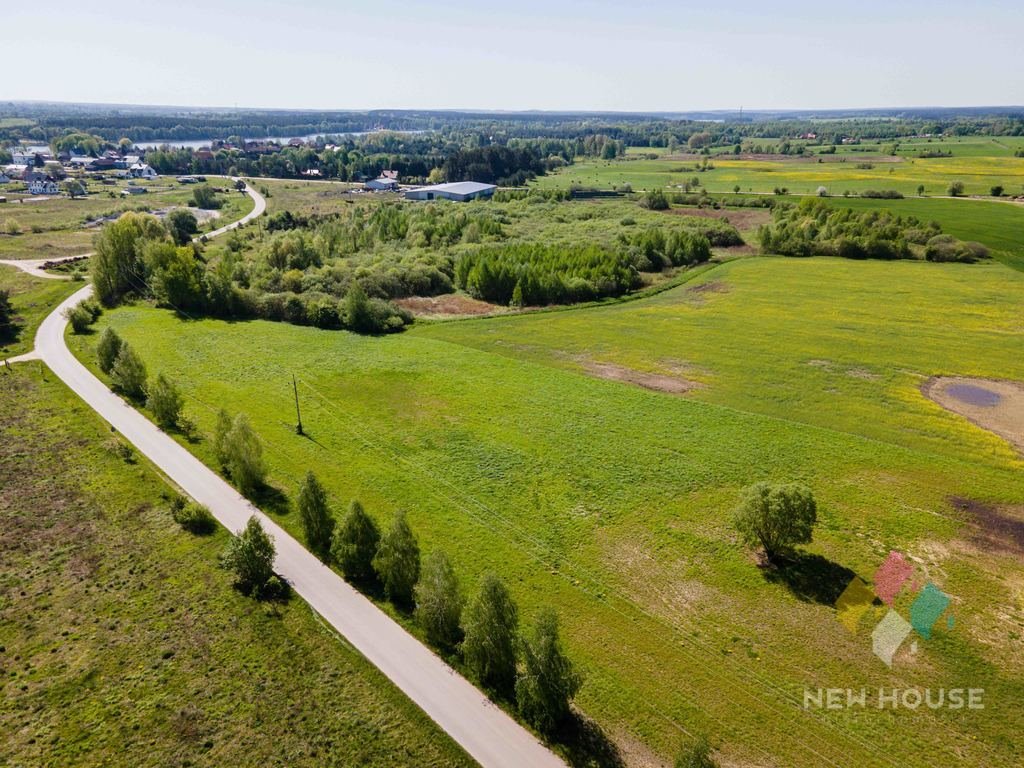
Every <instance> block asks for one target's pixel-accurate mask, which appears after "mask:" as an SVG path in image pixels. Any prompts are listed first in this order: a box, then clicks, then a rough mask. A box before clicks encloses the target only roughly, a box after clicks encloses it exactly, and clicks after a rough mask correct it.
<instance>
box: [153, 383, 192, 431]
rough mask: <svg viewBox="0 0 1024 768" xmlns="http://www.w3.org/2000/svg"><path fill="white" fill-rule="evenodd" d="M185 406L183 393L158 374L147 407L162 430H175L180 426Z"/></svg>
mask: <svg viewBox="0 0 1024 768" xmlns="http://www.w3.org/2000/svg"><path fill="white" fill-rule="evenodd" d="M183 405H184V400H183V398H182V396H181V392H180V391H179V390H178V388H177V387H176V386H175V385H174V382H172V381H171V380H170V379H168V378H167V377H166V376H164V375H163V374H162V373H158V374H157V376H156V380H155V381H154V382H153V383H152V384H151V385H150V387H149V396H148V397H147V398H146V407H147V408H149V410H150V411H152V412H153V417H154V418H155V419H156V423H157V424H158V425H160V428H161V429H174V428H175V427H176V426H178V421H179V419H181V408H182V406H183Z"/></svg>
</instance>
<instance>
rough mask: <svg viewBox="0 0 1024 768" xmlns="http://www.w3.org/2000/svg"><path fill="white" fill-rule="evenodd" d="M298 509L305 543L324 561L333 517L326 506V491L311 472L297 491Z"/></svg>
mask: <svg viewBox="0 0 1024 768" xmlns="http://www.w3.org/2000/svg"><path fill="white" fill-rule="evenodd" d="M298 507H299V517H300V518H301V519H302V528H303V530H304V531H305V533H306V543H307V544H308V545H309V548H310V550H312V552H313V553H314V554H315V555H316V556H317V557H319V558H320V559H321V560H326V559H327V557H328V555H330V552H331V534H332V533H333V532H334V516H333V515H331V510H330V508H329V507H328V505H327V491H325V490H324V487H323V486H322V485H321V484H320V481H319V480H317V478H316V475H314V474H313V473H312V472H311V471H310V472H307V473H306V479H305V480H304V481H303V482H302V488H300V489H299V499H298Z"/></svg>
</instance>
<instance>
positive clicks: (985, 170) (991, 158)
mask: <svg viewBox="0 0 1024 768" xmlns="http://www.w3.org/2000/svg"><path fill="white" fill-rule="evenodd" d="M1004 149H1005V148H1002V147H1001V148H1000V152H999V153H993V154H987V155H982V154H980V150H979V153H978V154H975V153H973V152H972V153H971V154H969V155H968V154H962V155H961V154H958V153H956V152H954V156H953V157H941V158H915V157H903V156H897V157H888V156H883V155H871V156H869V155H864V156H847V155H845V154H842V155H835V156H821V157H797V156H793V157H785V158H781V157H780V158H771V159H764V158H742V157H741V158H731V157H728V156H716V157H712V158H710V161H711V164H712V165H713V166H714V168H713V169H711V170H707V171H703V172H700V171H698V170H697V167H698V166H699V165H700V164H701V163H703V158H702V157H699V156H694V155H685V156H670V155H664V156H661V157H658V158H657V159H653V160H650V159H646V158H643V157H640V156H636V155H627V156H626V158H625V159H619V160H596V159H583V160H579V161H577V162H576V163H575V164H573V165H571V166H567V167H565V168H563V169H561V170H559V171H557V172H555V173H553V174H550V175H548V176H542V177H540V178H538V179H537V181H536V182H535V183H536V185H537V186H539V187H541V188H565V187H568V186H569V185H571V184H578V185H581V186H584V187H597V188H600V189H610V188H612V187H616V186H618V187H621V186H622V185H624V184H630V185H632V186H633V187H634V188H635V189H653V188H656V187H671V186H676V185H682V184H684V183H685V182H686V181H687V180H689V179H692V178H694V177H696V178H697V179H698V180H699V182H700V184H701V185H702V186H704V187H705V188H706V189H707V190H708V191H709V192H712V193H716V194H717V193H723V192H732V191H733V189H734V188H735V187H737V186H738V187H739V188H740V191H741V192H744V193H751V192H752V193H766V192H772V191H773V190H774V189H775V188H776V187H780V188H783V187H784V188H786V189H788V190H789V191H790V192H791V193H793V194H815V192H816V191H817V189H818V188H819V187H822V186H823V187H825V188H826V189H827V190H828V191H829V192H830V193H831V194H833V195H841V194H843V192H850V193H859V192H863V191H865V190H896V191H898V192H901V193H903V194H905V195H916V194H917V189H918V186H919V185H924V188H925V194H928V195H945V194H946V191H947V189H948V187H949V184H950V183H951V182H953V181H961V182H963V184H964V190H965V193H966V194H968V195H987V194H989V192H990V190H991V188H992V187H993V186H995V185H1001V186H1003V188H1004V189H1005V192H1006V194H1011V195H1020V194H1024V158H1021V157H1012V156H1010V155H1012V153H1009V155H1008V154H1007V153H1006V152H1005V151H1004ZM859 165H861V166H863V165H868V166H870V167H860V168H859V167H858V166H859Z"/></svg>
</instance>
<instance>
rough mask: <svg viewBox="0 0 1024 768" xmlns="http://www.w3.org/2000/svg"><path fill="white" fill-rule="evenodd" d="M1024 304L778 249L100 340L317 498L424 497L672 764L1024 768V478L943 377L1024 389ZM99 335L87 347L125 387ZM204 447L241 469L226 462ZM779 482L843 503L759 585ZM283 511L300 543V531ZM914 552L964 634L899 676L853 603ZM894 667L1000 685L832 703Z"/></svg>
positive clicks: (937, 278) (921, 680)
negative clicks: (306, 484) (754, 540)
mask: <svg viewBox="0 0 1024 768" xmlns="http://www.w3.org/2000/svg"><path fill="white" fill-rule="evenodd" d="M954 202H956V201H954ZM1022 288H1024V275H1021V274H1019V273H1017V272H1014V271H1011V270H1009V269H1006V268H1005V267H1004V266H1002V265H1000V264H991V263H990V264H984V265H974V266H965V265H936V264H929V263H909V262H900V263H877V262H851V261H842V260H836V259H824V258H815V259H805V260H798V259H783V258H757V259H741V260H736V261H732V262H728V263H725V264H722V265H719V266H717V267H714V268H712V269H709V270H705V271H703V272H701V273H700V275H699V277H697V278H696V279H695V280H694V281H693V282H692V283H689V284H684V285H682V286H680V287H677V288H674V289H672V290H669V291H666V292H663V293H661V294H659V295H656V296H653V297H650V298H646V299H642V300H638V301H632V302H626V303H620V304H614V305H609V306H601V307H594V308H587V309H580V310H573V311H562V312H541V313H533V314H526V315H519V316H507V317H501V318H491V319H486V320H469V321H458V322H447V323H438V324H421V325H419V326H417V327H414V328H413V329H412V330H411V331H408V332H406V333H404V334H400V335H397V336H392V337H384V338H372V337H360V336H357V335H353V334H349V333H345V332H324V331H317V330H314V329H311V328H303V327H295V326H289V325H284V324H276V323H268V322H262V321H254V322H234V323H228V322H221V321H215V320H182V319H179V318H177V317H175V316H174V315H173V314H172V313H170V312H167V311H164V310H155V309H151V308H149V307H147V306H144V305H136V306H128V307H124V308H121V309H118V310H114V311H110V312H107V313H106V314H105V315H104V316H103V318H101V320H100V323H99V325H98V326H97V330H100V329H102V327H104V326H106V325H111V326H113V327H115V328H117V329H118V331H119V332H120V333H121V334H122V335H123V336H124V337H125V338H126V339H127V340H128V341H130V342H132V343H133V344H134V346H135V347H136V349H138V350H139V352H140V353H141V354H142V355H143V357H144V358H145V360H146V363H147V365H148V366H149V370H150V373H151V374H155V373H157V372H164V373H166V374H167V375H169V376H171V377H172V378H174V379H175V380H177V381H178V382H179V384H180V385H181V386H182V388H183V390H184V391H185V394H186V401H187V403H188V405H187V410H188V412H189V415H190V416H191V417H192V418H194V419H195V420H196V422H197V424H198V426H199V429H200V431H201V432H204V433H206V434H211V433H212V427H213V422H214V419H215V415H216V411H217V409H218V408H220V407H224V408H226V409H228V411H229V412H238V411H244V412H245V413H247V414H248V415H249V416H250V418H251V419H252V421H253V423H254V425H255V427H256V429H257V431H258V433H259V434H260V435H261V437H262V440H263V441H264V445H265V449H266V452H267V457H268V459H269V463H270V467H271V482H272V483H273V484H274V485H275V486H276V487H278V488H279V489H280V490H282V491H283V492H284V493H285V494H287V495H288V496H290V497H294V494H295V492H296V489H297V486H298V483H299V482H300V480H301V477H302V476H303V474H304V473H305V472H306V471H307V470H308V469H313V470H315V471H316V472H317V473H318V474H319V476H320V477H321V478H323V479H324V481H325V483H326V485H327V486H328V488H329V490H330V492H331V495H332V498H333V500H334V503H335V505H336V506H337V507H341V506H342V505H343V504H346V503H347V502H348V500H349V499H351V498H354V497H357V498H359V499H361V500H362V501H363V502H364V504H365V505H366V506H367V508H368V509H369V510H370V511H371V512H372V513H373V514H374V515H375V516H377V518H378V519H380V520H385V519H386V518H387V517H388V516H390V515H391V513H392V512H393V510H394V509H396V508H403V509H406V510H407V511H408V513H409V517H410V521H411V523H412V525H413V527H414V528H415V530H416V531H417V533H418V534H419V536H420V539H421V545H422V547H423V549H424V551H425V552H429V551H430V550H432V549H434V548H438V547H440V548H443V549H445V550H446V551H447V552H448V554H449V555H450V556H451V558H452V560H453V561H454V563H455V565H456V568H457V570H458V572H459V574H460V576H461V578H462V579H463V582H464V583H465V584H467V585H468V586H469V587H470V588H471V587H472V585H473V584H474V583H475V582H476V580H477V579H478V578H479V577H480V575H481V574H483V573H484V572H487V571H494V572H497V573H499V574H500V575H501V576H502V577H504V578H505V579H506V580H507V581H508V582H509V584H510V585H511V588H512V591H513V594H514V596H515V598H516V599H517V600H518V601H519V603H520V605H521V607H522V609H523V612H524V622H525V623H526V624H527V626H528V625H529V624H530V623H531V620H532V617H533V615H534V613H535V611H536V610H537V608H538V607H539V606H541V605H546V604H550V605H554V606H556V607H557V608H558V609H559V611H560V613H561V617H562V620H563V622H564V625H565V633H566V639H567V644H568V647H569V650H570V653H571V654H572V656H573V657H574V658H575V659H576V660H577V661H578V663H579V664H580V666H581V667H582V669H583V670H584V672H585V674H586V683H585V685H584V687H583V689H582V691H581V693H580V695H579V697H578V701H579V704H580V706H581V707H582V709H583V710H584V711H585V712H586V713H587V714H588V715H590V716H592V717H593V718H595V719H596V721H597V722H598V723H599V724H600V725H601V726H602V727H603V728H604V729H605V730H606V731H607V732H608V733H609V734H610V735H611V736H612V737H613V738H615V739H616V740H617V741H618V742H619V743H620V744H622V745H623V746H624V747H625V748H629V749H631V750H633V754H640V755H644V754H646V751H645V750H646V749H647V747H649V748H650V749H652V750H654V752H655V753H656V754H658V755H661V756H665V755H668V754H671V752H672V751H673V750H674V748H675V745H676V744H677V743H678V742H679V740H680V738H681V737H682V734H683V733H684V731H683V730H681V729H685V732H691V733H692V732H697V731H704V732H706V733H708V734H710V736H711V738H712V741H713V743H714V744H715V745H716V747H719V748H720V749H721V750H722V755H723V758H724V759H725V760H726V761H731V762H732V763H735V764H763V763H765V761H768V762H769V763H772V764H780V765H851V764H856V765H864V766H869V765H872V766H873V765H926V764H934V763H936V762H943V761H960V762H964V763H967V764H972V765H981V764H984V765H989V766H1011V765H1016V764H1017V761H1018V756H1019V753H1020V750H1021V748H1022V745H1021V743H1020V740H1019V739H1020V737H1019V734H1020V731H1021V727H1022V726H1024V712H1022V710H1021V709H1020V707H1019V706H1018V702H1019V700H1020V698H1021V696H1022V695H1024V653H1022V650H1021V648H1022V646H1021V644H1020V637H1021V633H1022V631H1024V580H1022V579H1021V577H1020V570H1019V568H1018V567H1017V565H1016V564H1017V562H1018V561H1019V558H1020V557H1021V554H1022V552H1021V551H1020V549H1019V548H1020V544H1019V540H1017V539H1014V538H1013V537H1012V536H1013V534H1012V531H1013V530H1014V529H1013V527H1012V526H1013V525H1014V523H1012V522H1011V523H1007V524H1006V525H1007V526H1008V528H1005V529H1004V528H1001V527H1000V526H999V525H996V524H994V523H993V520H999V519H1003V518H1000V517H999V515H1006V516H1012V515H1014V514H1019V512H1013V508H1012V506H1005V507H1003V510H1004V511H1003V512H1001V513H995V516H994V517H992V516H986V515H983V514H978V513H976V512H972V511H970V510H972V509H973V510H977V509H983V510H988V509H993V510H994V509H995V508H996V507H997V506H999V505H1018V506H1017V507H1016V509H1018V510H1019V508H1020V507H1019V505H1021V504H1022V503H1024V474H1022V469H1024V462H1022V460H1021V458H1020V456H1019V455H1017V454H1016V453H1015V452H1014V451H1013V450H1012V449H1011V448H1010V447H1009V446H1008V445H1007V444H1006V443H1004V442H1003V441H1002V440H1000V439H999V438H996V437H995V436H993V435H992V434H990V433H988V432H985V431H983V430H981V429H979V428H977V427H974V426H973V425H971V424H970V423H969V422H967V421H966V420H964V419H962V418H960V417H957V416H954V415H952V414H950V413H947V412H946V411H944V410H942V409H941V408H939V407H938V406H937V405H935V404H933V403H931V402H930V401H929V400H927V399H925V398H924V397H923V396H922V395H921V393H920V389H919V387H920V385H921V384H922V383H923V382H924V381H925V380H926V378H927V377H929V376H932V375H935V374H940V373H957V374H965V375H976V376H997V377H999V378H1015V379H1022V378H1024V357H1022V356H1021V355H1020V349H1021V348H1022V341H1024V326H1022V325H1021V317H1022V316H1024V312H1022V310H1024V290H1022ZM96 338H97V337H96V335H95V334H90V335H88V336H84V337H77V336H71V337H70V340H71V343H72V345H73V348H74V349H76V350H77V352H78V353H79V354H80V356H81V358H82V359H83V360H84V361H85V362H86V363H87V364H89V365H93V367H94V368H95V366H94V363H93V353H92V348H93V346H94V344H95V339H96ZM293 374H294V375H295V376H296V378H297V381H298V386H299V396H300V400H301V404H302V409H303V423H304V425H305V426H306V428H307V430H308V432H309V436H308V437H300V436H297V435H296V434H295V432H294V429H293V424H294V404H293V401H292V394H291V376H292V375H293ZM651 376H657V377H658V378H654V379H652V378H648V377H651ZM624 377H625V378H627V379H628V380H634V381H639V382H641V383H647V384H649V385H651V382H655V383H656V385H657V386H660V387H662V388H664V387H665V382H666V381H674V382H677V383H680V384H685V385H686V386H692V387H694V388H693V389H692V390H691V391H690V392H689V394H687V395H686V396H678V395H673V394H667V393H664V392H661V391H653V390H651V389H646V388H643V387H640V386H635V385H633V384H629V383H624V382H623V381H620V380H613V379H617V378H618V379H621V378H624ZM189 448H190V449H191V450H193V451H195V452H196V453H197V455H199V456H200V457H201V458H202V459H204V460H206V461H207V462H209V463H211V464H212V463H213V457H212V450H211V447H210V445H209V443H208V442H205V441H202V442H199V443H197V444H195V445H189ZM763 479H770V480H778V481H788V480H799V481H802V482H805V483H807V484H808V485H810V486H811V487H812V488H813V489H814V492H815V494H816V496H817V498H818V501H819V505H820V524H819V527H818V530H817V532H816V537H815V541H814V543H813V544H812V545H811V546H810V547H809V548H808V551H809V553H810V554H809V555H808V556H807V557H806V558H804V560H802V561H801V562H802V564H803V565H802V567H801V569H799V570H798V571H796V572H794V575H792V576H790V577H787V578H786V579H781V580H780V579H778V578H775V579H769V578H766V577H765V575H763V574H762V573H761V572H760V571H759V568H758V566H757V564H756V562H755V560H754V558H753V557H752V556H751V554H750V553H749V552H748V551H747V550H745V549H744V548H743V547H742V546H741V545H740V543H739V541H738V538H737V535H736V534H735V532H734V530H733V528H732V525H731V522H730V515H731V510H732V508H733V507H734V505H735V503H736V499H737V494H738V493H739V491H740V489H741V488H743V487H744V486H746V485H747V484H749V483H752V482H755V481H758V480H763ZM954 499H965V500H969V501H968V502H965V504H966V507H967V509H966V511H965V510H964V508H963V504H961V505H960V506H956V505H954V503H953V500H954ZM275 515H276V518H277V519H278V520H279V521H280V522H281V524H282V525H284V526H285V527H286V528H288V529H289V530H291V531H292V532H294V533H296V534H299V533H300V525H299V521H298V519H297V515H296V513H294V512H288V511H286V510H281V509H278V510H277V512H275ZM1007 519H1011V517H1008V518H1007ZM1012 519H1019V518H1012ZM1008 531H1009V533H1008ZM892 549H898V550H901V551H904V552H906V553H908V554H909V555H910V556H911V557H912V558H913V559H914V562H915V563H916V564H917V568H918V569H919V571H921V573H922V574H925V575H927V576H928V577H929V578H931V579H933V580H935V581H936V583H938V584H939V586H940V587H942V588H943V589H945V590H946V591H947V592H949V593H950V594H951V595H953V596H954V599H955V615H956V624H955V627H954V629H952V630H949V631H942V632H940V633H939V634H938V635H937V636H935V637H933V638H932V639H931V640H930V641H928V642H924V643H922V644H921V647H920V649H919V652H918V653H917V654H914V655H910V654H906V655H902V656H901V657H900V658H899V659H898V660H897V667H896V668H895V669H894V670H893V671H890V670H889V669H887V668H886V667H885V666H884V665H883V664H882V663H881V662H880V661H879V660H878V659H877V658H876V657H875V656H874V655H873V654H872V651H871V639H870V629H869V628H867V627H862V632H861V633H860V634H859V635H856V636H853V635H850V634H849V633H848V632H847V631H846V630H845V629H844V628H843V627H842V626H841V625H840V624H839V622H838V621H837V620H836V611H835V609H834V608H833V607H832V605H831V603H832V602H833V601H834V600H835V598H836V596H837V595H838V593H839V591H841V590H842V588H843V587H844V586H845V584H846V583H847V582H848V581H849V579H850V578H851V577H852V576H853V575H854V574H857V575H860V576H862V577H864V578H866V579H868V580H870V579H871V577H872V574H873V572H874V570H875V569H876V568H877V567H878V566H879V565H880V564H881V562H882V561H883V560H884V559H885V557H886V555H887V553H888V552H889V551H890V550H892ZM399 618H400V620H405V619H404V618H403V617H399ZM894 679H895V680H897V681H898V684H899V686H900V687H910V686H917V687H920V688H922V689H923V688H932V689H935V688H938V687H946V688H950V687H964V688H966V687H973V688H984V689H985V691H986V693H985V696H986V699H985V703H986V708H985V709H984V710H982V711H950V710H934V711H933V710H925V709H918V710H914V711H910V710H895V711H894V710H885V711H878V710H876V709H874V708H869V709H866V710H856V709H853V710H838V711H828V710H816V709H810V710H805V709H804V708H803V707H802V701H803V695H804V691H805V690H806V689H807V688H812V689H816V688H818V687H837V688H844V689H845V688H854V689H860V688H861V687H866V688H868V689H870V690H874V689H877V688H878V687H880V686H887V687H891V686H892V685H893V684H894V682H893V681H894ZM641 745H647V746H646V747H645V746H641ZM644 759H646V758H644Z"/></svg>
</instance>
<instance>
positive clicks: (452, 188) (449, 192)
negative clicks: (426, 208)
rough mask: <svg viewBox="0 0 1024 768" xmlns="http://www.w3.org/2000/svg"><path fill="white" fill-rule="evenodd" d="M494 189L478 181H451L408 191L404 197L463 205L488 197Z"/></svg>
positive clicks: (491, 185)
mask: <svg viewBox="0 0 1024 768" xmlns="http://www.w3.org/2000/svg"><path fill="white" fill-rule="evenodd" d="M496 189H497V187H496V186H494V185H493V184H481V183H480V182H478V181H453V182H451V183H449V184H434V185H432V186H429V187H417V188H416V189H410V190H409V191H408V192H406V193H405V197H406V199H407V200H454V201H456V202H458V203H464V202H466V201H467V200H476V199H477V198H478V197H490V196H491V195H493V194H494V190H496Z"/></svg>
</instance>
